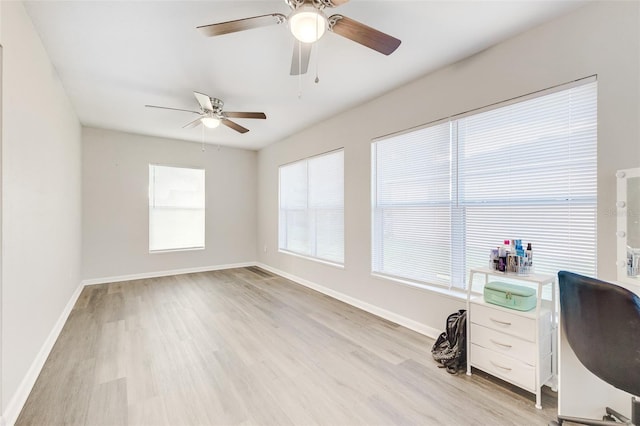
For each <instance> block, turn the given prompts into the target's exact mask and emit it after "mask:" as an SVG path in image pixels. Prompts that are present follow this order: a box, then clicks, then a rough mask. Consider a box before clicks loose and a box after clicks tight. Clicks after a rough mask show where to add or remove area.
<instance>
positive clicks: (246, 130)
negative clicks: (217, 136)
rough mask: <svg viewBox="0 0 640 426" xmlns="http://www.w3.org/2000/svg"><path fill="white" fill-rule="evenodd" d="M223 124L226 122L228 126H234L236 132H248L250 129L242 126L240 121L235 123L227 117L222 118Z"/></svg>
mask: <svg viewBox="0 0 640 426" xmlns="http://www.w3.org/2000/svg"><path fill="white" fill-rule="evenodd" d="M220 121H222V124H224V125H225V126H227V127H230V128H232V129H233V130H235V131H236V132H240V133H247V132H248V131H249V129H247V128H246V127H242V126H241V125H239V124H238V123H234V122H233V121H231V120H227V119H226V118H223V119H222V120H220Z"/></svg>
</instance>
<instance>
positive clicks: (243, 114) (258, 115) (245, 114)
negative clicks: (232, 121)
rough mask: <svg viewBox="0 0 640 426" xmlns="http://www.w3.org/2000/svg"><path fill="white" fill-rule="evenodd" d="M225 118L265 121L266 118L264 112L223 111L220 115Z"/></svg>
mask: <svg viewBox="0 0 640 426" xmlns="http://www.w3.org/2000/svg"><path fill="white" fill-rule="evenodd" d="M222 115H224V116H225V117H229V118H261V119H265V118H267V116H266V115H265V113H264V112H230V111H225V112H223V113H222Z"/></svg>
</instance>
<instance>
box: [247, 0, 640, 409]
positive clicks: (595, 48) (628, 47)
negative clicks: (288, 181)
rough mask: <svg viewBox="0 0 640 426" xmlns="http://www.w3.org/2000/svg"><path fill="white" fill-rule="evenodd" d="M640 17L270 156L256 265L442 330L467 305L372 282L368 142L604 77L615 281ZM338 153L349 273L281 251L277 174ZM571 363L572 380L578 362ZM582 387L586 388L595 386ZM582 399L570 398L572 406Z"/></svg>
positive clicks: (631, 144) (412, 94) (521, 42)
mask: <svg viewBox="0 0 640 426" xmlns="http://www.w3.org/2000/svg"><path fill="white" fill-rule="evenodd" d="M639 9H640V3H638V2H602V3H595V4H590V5H587V6H585V7H583V8H581V9H579V10H577V11H575V12H573V13H571V14H570V15H567V16H565V17H562V18H559V19H557V20H556V21H553V22H550V23H547V24H545V25H543V26H541V27H538V28H535V29H533V30H531V31H528V32H526V33H524V34H521V35H520V36H518V37H515V38H512V39H510V40H508V41H506V42H503V43H500V44H499V45H496V46H494V47H493V48H490V49H488V50H485V51H483V52H481V53H479V54H477V55H475V56H472V57H470V58H468V59H466V60H463V61H461V62H459V63H456V64H453V65H451V66H448V67H446V68H444V69H441V70H439V71H437V72H434V73H432V74H430V75H427V76H425V77H424V78H422V79H419V80H417V81H415V82H413V83H411V84H408V85H406V86H404V87H401V88H399V89H397V90H394V91H392V92H390V93H388V94H386V95H384V96H382V97H380V98H378V99H376V100H374V101H372V102H370V103H367V104H364V105H362V106H360V107H357V108H354V109H352V110H349V111H346V112H343V113H341V114H340V115H338V116H336V117H334V118H332V119H330V120H327V121H325V122H323V123H321V124H318V125H316V126H313V127H311V128H309V129H307V130H305V131H303V132H300V133H299V134H296V135H294V136H291V137H290V138H288V139H286V140H283V141H282V142H280V143H277V144H275V145H272V146H269V147H267V148H265V149H263V150H261V151H260V152H259V156H258V182H259V190H258V194H259V199H258V218H259V222H258V244H259V247H260V248H262V247H263V245H264V246H266V247H267V249H268V250H267V252H266V253H265V252H263V250H262V249H261V250H260V253H259V261H260V262H262V263H264V264H265V265H267V266H270V267H272V268H275V269H277V270H281V271H284V272H286V273H288V274H292V275H295V276H298V277H300V278H302V279H304V280H308V281H310V282H313V283H316V284H319V285H321V286H324V287H327V288H328V289H330V290H331V291H335V292H340V293H342V294H345V295H347V296H348V297H351V298H355V299H357V300H360V301H363V302H365V303H367V304H370V305H373V306H376V307H378V308H381V309H384V310H387V311H390V312H392V313H394V314H396V315H400V316H401V317H405V318H408V319H409V320H410V321H414V322H417V323H420V324H423V325H424V326H425V328H426V329H428V328H429V327H431V328H434V329H442V327H443V324H444V320H445V318H446V315H448V314H449V313H451V312H453V311H454V310H455V309H457V308H462V307H463V303H462V301H456V300H454V299H451V298H449V297H446V296H442V295H439V294H437V293H434V292H430V291H427V290H419V289H415V288H411V287H408V286H404V285H401V284H397V283H394V282H391V281H385V280H382V279H377V278H374V277H372V276H371V275H370V252H371V237H370V227H371V220H370V218H371V211H370V210H371V207H370V206H371V201H370V176H371V174H370V141H371V139H372V138H374V137H376V136H381V135H385V134H388V133H392V132H396V131H400V130H403V129H407V128H410V127H412V126H417V125H420V124H422V123H427V122H430V121H433V120H436V119H440V118H444V117H447V116H450V115H454V114H457V113H461V112H464V111H468V110H471V109H474V108H479V107H482V106H485V105H489V104H492V103H495V102H499V101H502V100H506V99H509V98H513V97H516V96H519V95H523V94H527V93H530V92H534V91H537V90H540V89H544V88H547V87H551V86H554V85H558V84H562V83H566V82H569V81H572V80H575V79H579V78H582V77H586V76H590V75H593V74H597V75H598V87H599V89H598V90H599V94H598V108H599V117H598V141H599V142H598V143H599V146H598V205H599V207H598V270H599V276H600V277H601V278H604V279H609V280H615V278H616V266H615V251H616V241H615V230H616V222H615V221H616V217H615V214H614V213H613V212H615V209H614V206H615V194H616V191H615V183H616V179H615V176H614V175H615V171H616V170H617V169H622V168H630V167H637V166H640V130H639V126H640V106H639V100H640V81H639V79H640V69H639V63H640V30H639V28H640V25H638V24H639V22H640V21H639V13H640V12H639ZM425 54H429V53H428V52H427V51H425ZM390 60H393V57H390ZM339 147H345V268H344V270H341V269H338V268H333V267H331V266H327V265H323V264H319V263H315V262H312V261H308V260H305V259H301V258H297V257H293V256H289V255H286V254H281V253H278V251H277V244H278V239H277V237H278V166H279V165H281V164H284V163H287V162H290V161H293V160H296V159H299V158H303V157H307V156H310V155H314V154H317V153H320V152H324V151H328V150H331V149H335V148H339ZM564 356H565V358H564V359H565V360H566V362H567V363H569V364H570V367H571V368H574V367H575V363H576V362H577V361H575V358H573V359H572V358H571V357H572V356H573V354H571V353H567V354H564ZM563 362H564V361H563ZM575 368H578V369H579V368H580V367H575ZM567 369H568V370H569V367H567ZM568 370H567V371H568ZM594 380H596V379H594ZM582 383H583V385H585V384H586V385H587V386H588V385H589V383H591V379H590V378H585V379H584V381H583V382H582ZM582 389H585V387H583V388H579V387H578V388H573V389H568V390H567V395H569V394H571V393H574V394H575V395H579V394H580V393H581V390H582ZM597 398H598V394H597V393H596V397H595V399H597ZM573 399H575V401H574V400H573ZM573 399H572V400H567V401H565V407H566V410H565V414H566V413H567V412H569V413H571V414H582V415H597V414H598V413H599V410H600V409H599V407H598V406H596V405H592V406H591V409H592V412H591V413H589V412H584V411H581V410H583V409H584V408H585V407H584V406H583V404H581V403H580V402H579V398H573ZM574 402H575V405H573V403H574ZM593 411H595V412H593Z"/></svg>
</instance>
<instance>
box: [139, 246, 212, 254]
mask: <svg viewBox="0 0 640 426" xmlns="http://www.w3.org/2000/svg"><path fill="white" fill-rule="evenodd" d="M198 250H204V247H189V248H180V249H164V250H149V254H158V253H175V252H181V251H198Z"/></svg>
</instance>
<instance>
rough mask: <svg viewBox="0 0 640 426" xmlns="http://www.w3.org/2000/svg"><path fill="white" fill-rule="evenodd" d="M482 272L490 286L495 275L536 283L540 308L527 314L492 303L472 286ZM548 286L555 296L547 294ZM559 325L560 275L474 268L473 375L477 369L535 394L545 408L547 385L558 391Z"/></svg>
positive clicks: (470, 301) (470, 300)
mask: <svg viewBox="0 0 640 426" xmlns="http://www.w3.org/2000/svg"><path fill="white" fill-rule="evenodd" d="M478 274H481V275H484V284H486V283H487V282H488V281H489V277H490V276H491V277H494V278H495V279H496V280H499V279H500V278H502V279H504V278H505V277H507V278H509V279H510V280H517V281H525V282H528V283H529V284H531V283H533V284H535V287H536V293H537V301H536V308H535V309H533V310H531V311H528V312H522V311H517V310H513V309H508V308H504V307H502V306H497V305H492V304H489V303H486V302H485V301H484V298H483V296H482V294H480V293H474V291H473V289H472V283H473V282H474V277H475V276H476V275H478ZM547 285H548V286H549V287H550V296H551V297H550V299H551V300H544V299H543V298H542V293H543V288H544V287H545V286H547ZM555 324H556V310H555V277H553V276H551V275H539V274H531V275H527V276H520V275H516V274H505V273H502V272H498V271H494V270H491V269H489V268H482V269H472V270H471V271H470V273H469V285H468V288H467V374H468V375H471V367H475V368H478V369H480V370H482V371H485V372H487V373H489V374H491V375H493V376H496V377H499V378H500V379H502V380H505V381H507V382H509V383H512V384H514V385H516V386H518V387H520V388H522V389H525V390H527V391H529V392H532V393H535V394H536V407H537V408H542V405H541V388H542V386H543V385H544V384H545V383H547V382H549V381H551V382H553V383H554V384H552V386H553V387H554V389H555V355H554V354H555V353H556V343H555V342H556V332H555V331H556V326H555Z"/></svg>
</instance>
